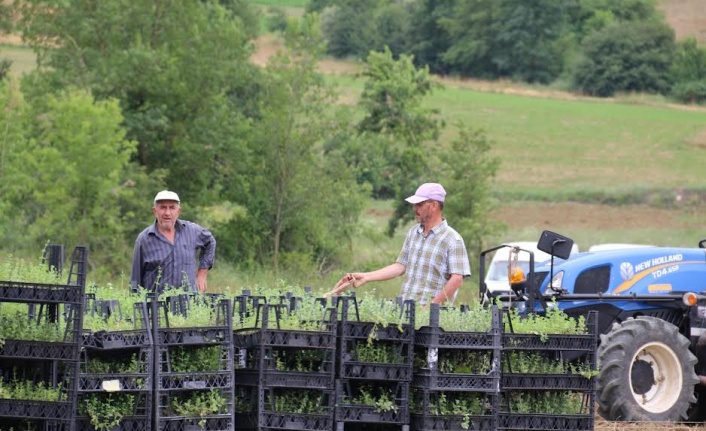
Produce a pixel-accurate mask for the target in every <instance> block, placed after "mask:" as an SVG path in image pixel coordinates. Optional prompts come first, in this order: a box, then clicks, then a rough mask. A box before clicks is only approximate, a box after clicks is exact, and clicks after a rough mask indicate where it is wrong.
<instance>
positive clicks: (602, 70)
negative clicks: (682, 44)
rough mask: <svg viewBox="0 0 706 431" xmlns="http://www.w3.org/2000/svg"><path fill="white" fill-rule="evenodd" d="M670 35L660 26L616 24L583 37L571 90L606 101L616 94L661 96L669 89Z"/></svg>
mask: <svg viewBox="0 0 706 431" xmlns="http://www.w3.org/2000/svg"><path fill="white" fill-rule="evenodd" d="M674 47H675V39H674V31H673V30H672V28H671V27H669V26H667V25H666V24H664V23H661V22H653V21H650V22H616V23H615V24H611V25H609V26H607V27H606V28H604V29H603V30H602V31H600V32H594V33H592V34H591V35H590V36H588V37H586V39H585V40H584V42H583V44H582V55H581V58H580V59H579V60H578V61H577V63H576V64H575V65H574V66H573V68H572V69H573V70H572V80H573V87H574V88H575V89H577V90H580V91H582V92H584V93H586V94H589V95H593V96H599V97H608V96H612V95H613V94H615V93H616V92H620V91H638V92H640V91H643V92H653V93H662V94H665V93H666V92H668V91H669V89H670V88H671V79H672V78H671V76H670V68H671V65H672V61H673V53H674Z"/></svg>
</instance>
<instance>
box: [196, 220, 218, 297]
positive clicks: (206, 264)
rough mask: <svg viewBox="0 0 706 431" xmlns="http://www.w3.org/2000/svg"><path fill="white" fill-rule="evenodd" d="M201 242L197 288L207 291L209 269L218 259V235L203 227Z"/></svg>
mask: <svg viewBox="0 0 706 431" xmlns="http://www.w3.org/2000/svg"><path fill="white" fill-rule="evenodd" d="M199 242H200V243H201V256H200V257H199V267H198V270H197V271H196V288H197V289H198V290H199V292H201V293H205V292H206V289H207V288H208V271H209V270H210V269H211V268H212V267H213V262H214V261H215V260H216V237H214V236H213V234H212V233H211V231H209V230H208V229H204V228H202V229H201V233H200V234H199Z"/></svg>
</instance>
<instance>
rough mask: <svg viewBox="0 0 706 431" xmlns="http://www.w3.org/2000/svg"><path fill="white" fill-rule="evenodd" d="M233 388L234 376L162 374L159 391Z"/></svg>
mask: <svg viewBox="0 0 706 431" xmlns="http://www.w3.org/2000/svg"><path fill="white" fill-rule="evenodd" d="M232 387H233V375H232V373H231V372H230V371H223V372H186V373H160V380H159V387H158V388H157V390H159V391H164V390H180V389H189V390H193V389H228V388H232Z"/></svg>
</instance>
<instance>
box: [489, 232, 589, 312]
mask: <svg viewBox="0 0 706 431" xmlns="http://www.w3.org/2000/svg"><path fill="white" fill-rule="evenodd" d="M505 245H509V246H511V247H503V248H499V249H498V250H496V251H495V254H494V255H493V259H492V260H491V261H490V265H488V268H487V271H488V272H487V274H486V276H485V285H486V287H487V289H488V290H487V292H486V295H485V298H483V302H484V303H485V302H487V301H488V297H489V296H492V295H493V294H503V293H509V292H510V282H509V280H508V276H507V272H508V259H509V258H510V252H511V251H512V247H519V248H520V249H521V250H520V252H519V253H518V255H517V264H518V265H519V267H520V268H522V271H523V272H524V273H525V274H529V266H530V254H529V253H528V252H526V251H524V250H529V251H531V252H532V253H534V264H535V265H538V264H539V263H540V262H544V261H546V260H549V259H551V255H550V254H549V253H545V252H543V251H541V250H539V249H538V248H537V243H536V242H531V241H517V242H508V243H505ZM578 252H579V247H578V245H576V244H574V245H573V247H572V248H571V254H575V253H578ZM557 260H561V259H558V258H554V261H555V262H556V261H557Z"/></svg>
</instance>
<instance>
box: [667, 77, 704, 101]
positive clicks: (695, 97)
mask: <svg viewBox="0 0 706 431" xmlns="http://www.w3.org/2000/svg"><path fill="white" fill-rule="evenodd" d="M672 96H673V97H674V98H675V99H677V100H678V101H680V102H682V103H693V104H703V103H705V102H706V79H704V80H701V81H691V82H680V83H678V84H676V85H675V86H674V88H673V89H672Z"/></svg>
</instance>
